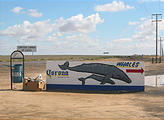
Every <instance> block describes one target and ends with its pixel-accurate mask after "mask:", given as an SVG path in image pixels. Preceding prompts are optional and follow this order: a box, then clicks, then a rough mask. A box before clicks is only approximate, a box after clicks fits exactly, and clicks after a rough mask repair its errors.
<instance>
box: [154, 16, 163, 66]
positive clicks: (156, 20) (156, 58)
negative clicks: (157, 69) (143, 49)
mask: <svg viewBox="0 0 164 120" xmlns="http://www.w3.org/2000/svg"><path fill="white" fill-rule="evenodd" d="M152 16H155V20H152V22H156V56H155V61H156V63H157V60H158V21H161V20H158V16H162V14H152Z"/></svg>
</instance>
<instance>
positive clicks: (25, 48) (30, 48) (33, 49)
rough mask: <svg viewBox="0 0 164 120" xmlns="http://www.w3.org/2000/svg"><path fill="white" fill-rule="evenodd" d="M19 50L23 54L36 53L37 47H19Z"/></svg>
mask: <svg viewBox="0 0 164 120" xmlns="http://www.w3.org/2000/svg"><path fill="white" fill-rule="evenodd" d="M17 50H19V51H22V52H36V50H37V48H36V46H22V45H21V46H17Z"/></svg>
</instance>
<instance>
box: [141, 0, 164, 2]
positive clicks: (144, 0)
mask: <svg viewBox="0 0 164 120" xmlns="http://www.w3.org/2000/svg"><path fill="white" fill-rule="evenodd" d="M139 1H140V2H159V1H160V2H164V0H139Z"/></svg>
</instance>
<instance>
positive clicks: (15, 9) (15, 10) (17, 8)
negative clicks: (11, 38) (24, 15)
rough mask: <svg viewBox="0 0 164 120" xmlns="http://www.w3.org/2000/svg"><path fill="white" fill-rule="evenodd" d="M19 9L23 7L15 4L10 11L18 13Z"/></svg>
mask: <svg viewBox="0 0 164 120" xmlns="http://www.w3.org/2000/svg"><path fill="white" fill-rule="evenodd" d="M21 10H23V8H22V7H19V6H17V7H15V8H13V9H12V10H11V11H12V12H14V13H17V14H18V13H20V12H21Z"/></svg>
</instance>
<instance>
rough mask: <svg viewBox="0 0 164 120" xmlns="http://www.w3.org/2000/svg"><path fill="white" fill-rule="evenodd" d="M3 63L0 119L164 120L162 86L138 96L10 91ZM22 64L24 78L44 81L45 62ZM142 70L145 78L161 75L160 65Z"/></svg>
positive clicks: (0, 67)
mask: <svg viewBox="0 0 164 120" xmlns="http://www.w3.org/2000/svg"><path fill="white" fill-rule="evenodd" d="M7 64H8V63H2V62H0V105H1V106H0V119H3V120H5V119H12V120H14V119H15V120H26V119H28V120H29V119H30V120H34V119H35V120H36V119H38V120H40V119H43V120H100V119H101V120H113V119H115V120H125V119H126V120H164V87H159V88H156V87H146V89H145V92H138V93H110V92H104V93H84V92H59V91H58V92H57V91H56V92H47V91H42V92H32V91H21V90H20V89H17V90H14V91H11V90H9V89H10V74H9V73H10V71H9V68H8V67H7V66H5V65H7ZM25 65H26V66H25V75H26V76H29V77H36V76H37V75H38V74H42V75H43V78H44V79H45V69H46V68H45V62H33V63H30V62H28V63H26V64H25ZM145 70H146V71H145V72H146V75H154V74H164V64H151V63H149V62H146V63H145ZM15 87H16V86H15Z"/></svg>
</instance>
